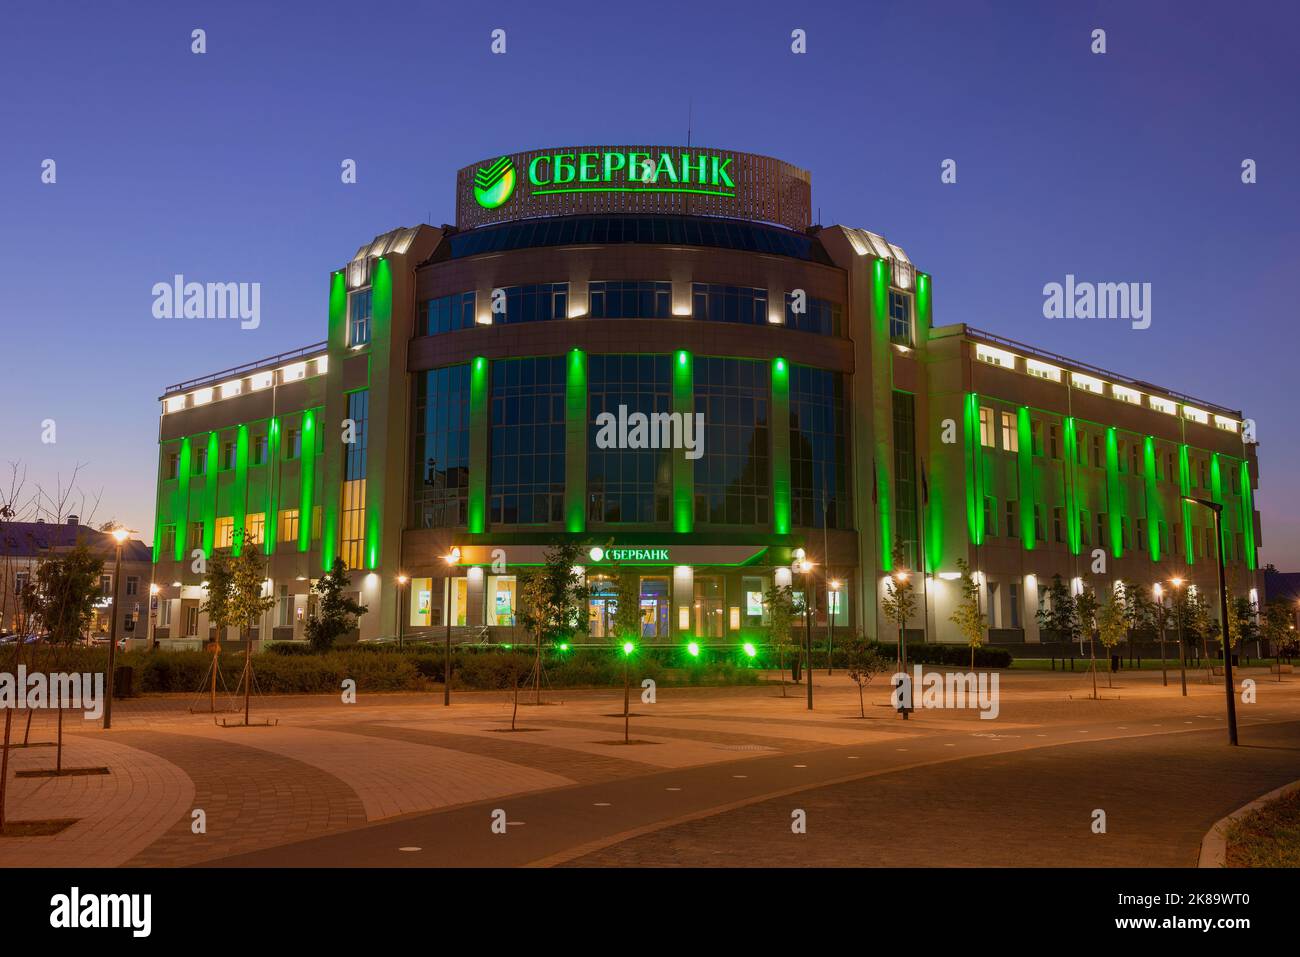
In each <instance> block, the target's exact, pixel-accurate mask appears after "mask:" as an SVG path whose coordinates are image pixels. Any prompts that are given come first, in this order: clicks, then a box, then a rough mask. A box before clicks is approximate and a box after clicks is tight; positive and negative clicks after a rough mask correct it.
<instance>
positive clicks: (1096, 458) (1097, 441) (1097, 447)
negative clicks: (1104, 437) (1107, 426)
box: [1092, 435, 1101, 469]
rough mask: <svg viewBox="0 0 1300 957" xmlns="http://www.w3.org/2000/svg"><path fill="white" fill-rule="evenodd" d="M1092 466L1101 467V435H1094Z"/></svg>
mask: <svg viewBox="0 0 1300 957" xmlns="http://www.w3.org/2000/svg"><path fill="white" fill-rule="evenodd" d="M1092 467H1093V468H1095V469H1099V468H1101V436H1100V435H1094V436H1093V437H1092Z"/></svg>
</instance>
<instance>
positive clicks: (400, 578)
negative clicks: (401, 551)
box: [393, 575, 410, 650]
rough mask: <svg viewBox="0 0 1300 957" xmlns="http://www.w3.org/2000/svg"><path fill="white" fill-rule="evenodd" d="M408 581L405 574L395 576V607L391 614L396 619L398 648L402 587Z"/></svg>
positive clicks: (398, 643) (398, 644)
mask: <svg viewBox="0 0 1300 957" xmlns="http://www.w3.org/2000/svg"><path fill="white" fill-rule="evenodd" d="M408 581H410V579H409V578H407V577H406V576H405V575H398V576H397V609H396V611H395V612H394V613H393V615H394V617H395V618H396V619H397V647H398V649H399V650H400V649H401V647H402V589H404V588H405V587H406V583H407V582H408Z"/></svg>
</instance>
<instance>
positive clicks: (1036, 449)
mask: <svg viewBox="0 0 1300 957" xmlns="http://www.w3.org/2000/svg"><path fill="white" fill-rule="evenodd" d="M1029 438H1030V441H1031V443H1032V445H1033V453H1034V454H1035V455H1042V454H1043V423H1042V422H1041V421H1040V420H1038V419H1030V420H1029Z"/></svg>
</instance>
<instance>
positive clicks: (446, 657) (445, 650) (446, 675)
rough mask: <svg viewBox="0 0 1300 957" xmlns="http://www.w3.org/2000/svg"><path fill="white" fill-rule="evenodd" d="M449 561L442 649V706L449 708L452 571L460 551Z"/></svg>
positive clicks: (450, 555) (453, 553) (455, 551)
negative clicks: (445, 624) (444, 633)
mask: <svg viewBox="0 0 1300 957" xmlns="http://www.w3.org/2000/svg"><path fill="white" fill-rule="evenodd" d="M446 561H447V566H448V568H447V600H446V601H445V602H443V604H444V605H446V606H447V607H446V608H444V609H443V615H444V617H446V619H447V632H446V638H445V640H444V641H443V647H442V704H443V707H447V706H448V705H450V704H451V592H452V589H451V569H452V568H453V567H454V566H455V564H456V563H457V562H458V561H460V549H459V548H455V547H453V548H452V550H451V551H449V552H448V553H447V555H446Z"/></svg>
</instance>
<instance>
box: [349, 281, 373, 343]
mask: <svg viewBox="0 0 1300 957" xmlns="http://www.w3.org/2000/svg"><path fill="white" fill-rule="evenodd" d="M372 303H373V297H372V295H371V290H370V289H368V288H367V289H359V290H357V291H356V292H354V293H353V294H352V295H351V296H350V297H349V298H348V345H349V346H352V347H354V348H355V347H356V346H364V345H365V344H366V343H368V342H369V341H370V313H371V306H372Z"/></svg>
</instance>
